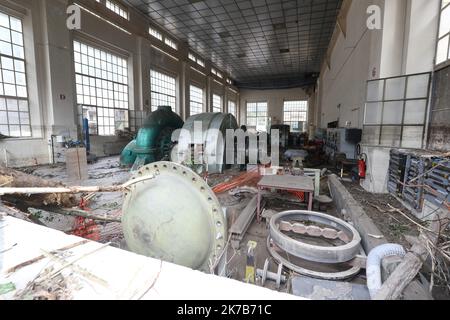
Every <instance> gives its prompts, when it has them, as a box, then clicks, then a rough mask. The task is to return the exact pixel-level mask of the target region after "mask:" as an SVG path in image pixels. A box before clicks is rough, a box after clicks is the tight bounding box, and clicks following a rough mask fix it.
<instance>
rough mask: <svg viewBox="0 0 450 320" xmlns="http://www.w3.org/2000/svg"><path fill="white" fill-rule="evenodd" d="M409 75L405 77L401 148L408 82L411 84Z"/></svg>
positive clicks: (401, 144)
mask: <svg viewBox="0 0 450 320" xmlns="http://www.w3.org/2000/svg"><path fill="white" fill-rule="evenodd" d="M409 78H410V77H409V76H407V77H405V89H404V91H403V114H402V122H401V124H400V125H401V127H400V148H401V147H402V146H403V131H404V125H405V112H406V100H407V94H408V84H409Z"/></svg>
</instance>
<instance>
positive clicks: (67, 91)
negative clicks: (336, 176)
mask: <svg viewBox="0 0 450 320" xmlns="http://www.w3.org/2000/svg"><path fill="white" fill-rule="evenodd" d="M68 3H69V1H68V0H39V1H36V0H35V1H32V0H17V1H9V0H0V10H2V9H3V10H5V8H6V9H7V10H13V12H14V14H15V15H19V16H21V17H23V19H24V36H25V52H26V62H27V80H28V89H29V97H30V98H29V100H30V108H31V119H32V125H33V138H32V139H8V140H4V141H0V154H2V155H0V163H2V162H3V163H4V162H8V165H10V166H22V165H33V164H40V163H48V162H50V161H51V149H50V142H49V141H50V138H51V135H52V134H55V135H63V136H65V137H67V138H72V139H77V138H78V134H79V132H78V131H79V128H78V125H79V124H78V119H77V105H76V96H75V84H74V82H75V75H74V66H73V49H72V43H73V39H79V40H82V41H89V42H91V43H92V44H94V45H98V46H100V47H103V48H105V49H107V50H110V51H112V52H115V53H119V54H121V55H124V56H126V57H128V63H129V79H130V81H129V88H130V90H129V101H130V109H131V110H146V109H148V108H149V106H150V100H151V93H150V69H152V68H155V69H157V70H158V71H161V72H165V73H168V74H169V75H172V76H174V77H175V78H176V79H177V96H178V99H177V106H176V110H175V111H176V112H178V113H179V114H180V115H181V116H182V117H183V118H184V119H186V118H187V116H188V115H189V103H188V101H189V85H190V84H191V82H192V83H193V82H195V83H196V84H197V85H199V84H200V85H201V86H202V87H204V88H205V92H204V93H205V111H207V110H209V109H210V99H209V98H208V97H211V95H212V93H213V92H218V93H219V94H221V95H222V97H223V103H224V107H225V106H227V105H228V101H227V98H228V97H230V99H233V100H234V101H236V102H238V94H235V93H233V92H232V91H230V89H231V86H230V85H228V84H227V83H226V82H225V78H224V79H223V80H221V79H217V78H216V80H217V81H218V82H222V85H219V84H218V83H216V82H215V81H213V80H212V78H213V76H212V75H211V73H210V69H211V66H212V65H211V63H210V62H209V61H206V67H205V68H201V67H199V66H197V68H199V69H201V72H202V73H203V74H200V73H198V72H195V71H193V70H191V68H190V63H189V62H188V58H187V53H188V48H187V47H186V45H184V44H183V43H181V42H180V43H179V50H178V51H175V50H172V49H170V48H167V47H165V45H164V44H163V43H161V42H160V41H158V40H156V39H153V38H151V37H150V36H149V35H148V33H147V30H148V21H147V20H146V19H145V18H144V17H143V16H142V15H140V14H139V13H137V12H136V11H134V10H130V21H129V22H127V21H121V20H122V19H119V18H118V17H117V16H116V15H115V14H114V13H112V12H110V11H109V10H107V9H106V8H104V7H103V6H102V5H100V4H97V3H96V2H95V1H90V0H79V1H78V3H81V4H82V5H83V6H85V7H87V8H88V9H90V10H91V11H94V12H96V13H97V14H99V15H102V16H104V17H105V18H107V19H108V20H110V21H112V22H114V23H116V24H119V25H120V26H121V27H123V28H125V29H127V30H129V31H130V32H131V34H129V33H126V32H123V31H120V30H118V29H117V28H116V27H114V26H112V25H111V24H109V23H107V22H105V21H104V20H101V19H99V18H97V17H95V16H93V15H91V14H89V13H87V12H85V11H84V10H82V18H81V30H79V31H69V30H68V29H67V28H66V19H67V14H66V8H67V6H68ZM2 7H3V8H2ZM161 31H163V30H161ZM158 48H164V50H165V51H167V52H168V53H170V55H171V56H172V57H171V56H169V55H166V54H164V53H162V52H161V50H158ZM215 68H216V69H218V68H217V67H215ZM222 73H223V74H224V75H225V77H226V76H227V73H226V72H223V71H222ZM208 83H211V85H210V86H209V87H208ZM233 89H234V90H235V91H236V92H237V91H238V90H237V89H236V88H235V87H233ZM61 95H64V96H65V99H61V98H60V96H61ZM237 107H238V108H239V104H238V105H237ZM116 140H117V138H116V137H100V136H93V137H91V144H92V149H93V151H94V152H95V153H96V154H97V156H102V155H103V154H102V153H103V151H102V150H103V144H104V143H108V142H114V141H116ZM1 149H3V150H1ZM60 151H61V150H60V149H58V148H57V150H56V153H58V152H60ZM5 154H6V155H7V158H5ZM6 159H7V160H6Z"/></svg>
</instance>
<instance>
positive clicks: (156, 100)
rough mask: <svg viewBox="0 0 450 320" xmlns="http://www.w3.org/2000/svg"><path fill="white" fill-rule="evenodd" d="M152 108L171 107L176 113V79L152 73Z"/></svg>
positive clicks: (152, 71)
mask: <svg viewBox="0 0 450 320" xmlns="http://www.w3.org/2000/svg"><path fill="white" fill-rule="evenodd" d="M150 88H151V108H152V111H156V110H157V109H158V107H160V106H169V107H171V108H172V111H174V112H176V79H175V78H173V77H170V76H168V75H165V74H163V73H161V72H158V71H156V70H151V71H150Z"/></svg>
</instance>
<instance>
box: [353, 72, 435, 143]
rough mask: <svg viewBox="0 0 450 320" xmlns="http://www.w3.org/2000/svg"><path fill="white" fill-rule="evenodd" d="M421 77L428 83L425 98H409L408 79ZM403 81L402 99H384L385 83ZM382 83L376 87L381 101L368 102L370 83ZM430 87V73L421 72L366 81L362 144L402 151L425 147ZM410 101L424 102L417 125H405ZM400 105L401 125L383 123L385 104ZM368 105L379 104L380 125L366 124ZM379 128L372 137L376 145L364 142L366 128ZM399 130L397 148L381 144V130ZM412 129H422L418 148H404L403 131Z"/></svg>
mask: <svg viewBox="0 0 450 320" xmlns="http://www.w3.org/2000/svg"><path fill="white" fill-rule="evenodd" d="M423 75H428V83H427V87H426V96H421V97H413V98H409V97H408V94H407V92H408V88H409V87H408V86H409V79H410V78H413V77H417V76H423ZM402 78H404V79H405V83H404V85H405V88H404V92H403V96H402V98H396V99H389V98H387V97H386V91H387V89H386V88H387V82H388V81H390V80H394V79H402ZM380 81H382V82H383V85H382V87H381V88H380V87H378V90H379V93H380V92H382V95H381V96H382V97H381V100H380V99H374V100H369V84H370V83H374V82H380ZM431 85H432V73H431V72H422V73H415V74H408V75H404V76H395V77H387V78H380V79H374V80H369V81H367V85H366V103H365V105H364V113H363V139H362V143H364V144H368V145H374V146H380V147H396V148H403V149H408V148H413V149H421V148H424V147H425V145H426V142H425V140H426V138H427V119H428V115H429V110H430V106H429V104H430V99H431V96H430V89H431ZM410 101H424V102H425V109H424V118H423V122H421V123H420V124H419V123H405V115H406V107H407V103H408V102H410ZM396 102H397V103H402V117H401V118H402V119H401V123H400V124H389V123H383V120H384V114H385V105H386V104H387V103H396ZM369 104H380V105H381V114H380V123H367V122H366V119H367V108H368V105H369ZM377 127H379V133H378V137H376V136H374V138H378V143H369V142H367V140H366V135H367V133H366V132H367V131H366V129H367V128H375V129H376V128H377ZM396 127H397V128H400V134H399V146H394V145H392V144H389V145H385V144H383V133H384V131H383V128H396ZM414 127H422V139H421V141H420V146H416V147H410V146H404V145H403V140H404V139H403V137H404V131H405V128H414Z"/></svg>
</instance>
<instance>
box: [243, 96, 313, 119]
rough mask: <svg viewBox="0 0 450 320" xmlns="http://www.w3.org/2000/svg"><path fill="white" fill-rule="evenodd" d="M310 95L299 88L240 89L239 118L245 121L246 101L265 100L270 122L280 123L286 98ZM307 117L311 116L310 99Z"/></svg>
mask: <svg viewBox="0 0 450 320" xmlns="http://www.w3.org/2000/svg"><path fill="white" fill-rule="evenodd" d="M310 98H311V95H310V94H308V93H307V92H305V90H303V89H301V88H294V89H284V90H241V92H240V100H241V102H240V105H241V110H240V118H241V123H242V124H245V123H246V121H247V119H246V118H247V110H246V104H247V102H267V107H268V116H269V118H270V119H271V121H272V124H282V123H283V120H284V117H283V104H284V101H287V100H308V101H309V100H310ZM310 102H312V103H310V106H312V107H310V108H309V118H311V117H312V118H313V117H314V115H313V112H314V111H313V110H314V101H310Z"/></svg>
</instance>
